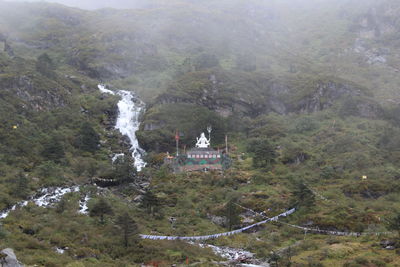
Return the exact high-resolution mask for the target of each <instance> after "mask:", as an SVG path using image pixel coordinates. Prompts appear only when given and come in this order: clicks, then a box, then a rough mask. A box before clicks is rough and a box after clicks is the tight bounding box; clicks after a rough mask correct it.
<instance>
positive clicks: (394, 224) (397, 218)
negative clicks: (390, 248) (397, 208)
mask: <svg viewBox="0 0 400 267" xmlns="http://www.w3.org/2000/svg"><path fill="white" fill-rule="evenodd" d="M389 228H390V229H392V230H394V231H397V232H398V235H399V238H400V212H398V213H397V214H396V215H394V217H393V218H391V219H390V220H389Z"/></svg>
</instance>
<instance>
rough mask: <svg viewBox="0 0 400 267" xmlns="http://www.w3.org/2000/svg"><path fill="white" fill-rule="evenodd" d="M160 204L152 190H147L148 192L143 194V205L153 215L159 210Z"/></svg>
mask: <svg viewBox="0 0 400 267" xmlns="http://www.w3.org/2000/svg"><path fill="white" fill-rule="evenodd" d="M159 205H160V202H159V200H158V198H157V196H156V195H155V194H154V193H153V192H151V191H150V190H148V191H146V193H145V194H144V195H143V200H142V207H144V208H145V209H147V212H148V213H150V214H151V216H154V213H155V212H156V211H157V209H158V207H159Z"/></svg>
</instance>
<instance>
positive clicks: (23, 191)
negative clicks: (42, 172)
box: [14, 172, 29, 198]
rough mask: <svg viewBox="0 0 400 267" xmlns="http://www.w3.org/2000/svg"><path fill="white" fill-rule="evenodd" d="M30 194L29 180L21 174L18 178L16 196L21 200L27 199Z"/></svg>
mask: <svg viewBox="0 0 400 267" xmlns="http://www.w3.org/2000/svg"><path fill="white" fill-rule="evenodd" d="M28 193H29V180H28V178H27V177H26V175H25V174H24V173H22V172H20V173H19V174H18V175H17V177H16V185H15V190H14V195H15V196H17V197H20V198H26V197H27V196H28Z"/></svg>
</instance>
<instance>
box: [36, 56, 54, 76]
mask: <svg viewBox="0 0 400 267" xmlns="http://www.w3.org/2000/svg"><path fill="white" fill-rule="evenodd" d="M54 68H55V65H54V63H53V60H52V59H51V58H50V57H49V55H48V54H47V53H43V54H41V55H40V56H39V57H38V58H37V61H36V70H37V71H38V72H40V73H41V74H43V75H44V76H47V77H49V78H52V77H54V76H55V72H54Z"/></svg>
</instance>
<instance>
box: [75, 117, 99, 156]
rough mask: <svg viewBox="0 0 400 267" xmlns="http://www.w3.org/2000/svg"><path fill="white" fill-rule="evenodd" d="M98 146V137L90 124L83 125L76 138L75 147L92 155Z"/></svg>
mask: <svg viewBox="0 0 400 267" xmlns="http://www.w3.org/2000/svg"><path fill="white" fill-rule="evenodd" d="M99 144H100V136H99V135H98V134H97V133H96V131H95V130H94V129H93V127H92V126H91V125H90V123H88V122H85V123H83V124H82V125H81V128H80V130H79V134H78V136H77V138H76V146H77V147H78V148H79V149H82V150H84V151H88V152H92V153H93V152H95V151H96V150H98V149H99Z"/></svg>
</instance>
